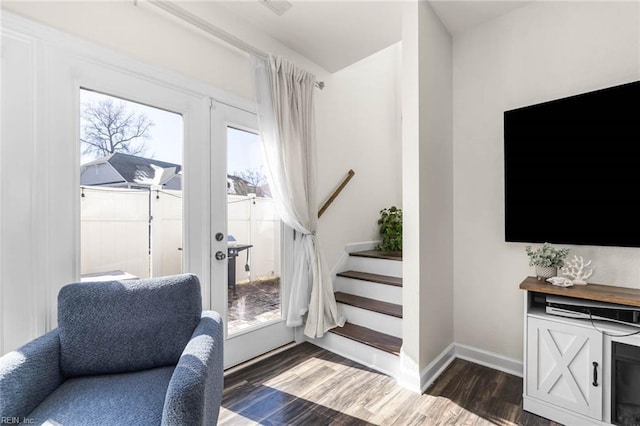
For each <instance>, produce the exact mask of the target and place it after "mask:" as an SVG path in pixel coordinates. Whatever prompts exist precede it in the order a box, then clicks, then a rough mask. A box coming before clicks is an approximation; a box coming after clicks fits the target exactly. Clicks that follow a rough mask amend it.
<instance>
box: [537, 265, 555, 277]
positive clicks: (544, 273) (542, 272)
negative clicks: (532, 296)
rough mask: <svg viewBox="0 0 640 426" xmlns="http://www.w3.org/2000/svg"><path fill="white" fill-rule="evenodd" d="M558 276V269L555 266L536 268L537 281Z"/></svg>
mask: <svg viewBox="0 0 640 426" xmlns="http://www.w3.org/2000/svg"><path fill="white" fill-rule="evenodd" d="M557 274H558V268H557V267H555V266H536V277H538V279H539V280H546V279H547V278H551V277H555V276H556V275H557Z"/></svg>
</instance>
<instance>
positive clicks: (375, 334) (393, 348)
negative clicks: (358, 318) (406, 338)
mask: <svg viewBox="0 0 640 426" xmlns="http://www.w3.org/2000/svg"><path fill="white" fill-rule="evenodd" d="M329 332H330V333H334V334H337V335H338V336H342V337H346V338H347V339H351V340H355V341H356V342H360V343H363V344H365V345H368V346H371V347H373V348H376V349H380V350H381V351H385V352H388V353H390V354H392V355H396V356H399V355H400V348H401V347H402V339H400V338H399V337H395V336H390V335H388V334H384V333H380V332H379V331H375V330H371V329H370V328H366V327H362V326H360V325H355V324H351V323H350V322H346V323H345V324H344V327H335V328H332V329H331V330H329Z"/></svg>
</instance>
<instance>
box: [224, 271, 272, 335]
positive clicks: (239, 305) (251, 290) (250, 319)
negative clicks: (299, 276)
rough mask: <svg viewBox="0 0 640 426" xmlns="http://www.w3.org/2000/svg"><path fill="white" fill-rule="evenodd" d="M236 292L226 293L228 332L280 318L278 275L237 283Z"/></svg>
mask: <svg viewBox="0 0 640 426" xmlns="http://www.w3.org/2000/svg"><path fill="white" fill-rule="evenodd" d="M236 292H237V296H235V297H234V296H233V292H232V290H231V289H230V288H229V289H228V293H227V295H228V299H227V300H228V302H227V307H228V314H227V315H228V317H227V322H228V330H229V334H233V333H237V332H240V331H242V330H245V329H247V328H250V327H253V326H255V325H257V324H260V323H264V322H268V321H272V320H275V319H278V318H280V312H281V311H280V278H279V277H275V278H267V279H261V280H255V281H251V282H246V283H238V284H237V285H236Z"/></svg>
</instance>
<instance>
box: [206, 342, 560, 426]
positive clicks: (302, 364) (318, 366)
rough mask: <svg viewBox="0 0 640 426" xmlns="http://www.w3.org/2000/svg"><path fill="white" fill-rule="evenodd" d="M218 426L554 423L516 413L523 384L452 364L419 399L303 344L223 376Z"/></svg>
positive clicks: (383, 378)
mask: <svg viewBox="0 0 640 426" xmlns="http://www.w3.org/2000/svg"><path fill="white" fill-rule="evenodd" d="M218 424H219V425H242V426H244V425H258V424H259V425H273V426H278V425H385V426H386V425H398V426H400V425H401V426H410V425H459V424H464V425H473V426H475V425H500V426H506V425H516V424H517V425H540V426H542V425H556V424H555V423H553V422H550V421H549V420H546V419H543V418H541V417H538V416H535V415H533V414H530V413H527V412H524V411H523V410H522V379H520V378H518V377H515V376H512V375H509V374H506V373H502V372H499V371H496V370H492V369H490V368H486V367H482V366H479V365H476V364H473V363H470V362H467V361H463V360H455V361H454V362H453V363H451V365H450V366H449V367H448V368H447V370H446V371H445V372H444V373H443V374H442V375H441V376H440V377H439V379H438V380H437V381H436V382H435V383H434V384H433V385H432V386H431V387H430V388H429V389H428V390H427V392H426V393H425V394H423V395H417V394H415V393H413V392H410V391H408V390H406V389H403V388H401V387H400V386H398V385H397V384H396V383H395V381H394V380H393V379H391V378H390V377H388V376H385V375H383V374H380V373H377V372H375V371H373V370H370V369H368V368H366V367H363V366H361V365H360V364H357V363H355V362H353V361H349V360H347V359H345V358H342V357H340V356H338V355H335V354H333V353H331V352H328V351H325V350H324V349H320V348H318V347H317V346H314V345H312V344H310V343H303V344H301V345H298V346H296V347H295V348H292V349H289V350H287V351H285V352H282V353H280V354H278V355H275V356H273V357H271V358H269V359H266V360H263V361H261V362H259V363H256V364H254V365H252V366H250V367H247V368H245V369H243V370H240V371H238V372H235V373H233V374H230V375H229V376H228V377H226V378H225V386H224V393H223V397H222V407H221V409H220V417H219V420H218Z"/></svg>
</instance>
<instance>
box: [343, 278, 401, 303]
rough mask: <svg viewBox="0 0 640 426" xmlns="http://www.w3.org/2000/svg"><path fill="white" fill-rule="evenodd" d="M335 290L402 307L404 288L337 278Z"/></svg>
mask: <svg viewBox="0 0 640 426" xmlns="http://www.w3.org/2000/svg"><path fill="white" fill-rule="evenodd" d="M335 290H336V291H342V292H344V293H349V294H355V295H356V296H362V297H368V298H370V299H376V300H381V301H383V302H389V303H395V304H398V305H402V287H397V286H392V285H388V284H380V283H374V282H370V281H363V280H356V279H353V278H345V277H337V279H336V285H335Z"/></svg>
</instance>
